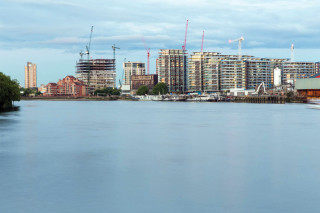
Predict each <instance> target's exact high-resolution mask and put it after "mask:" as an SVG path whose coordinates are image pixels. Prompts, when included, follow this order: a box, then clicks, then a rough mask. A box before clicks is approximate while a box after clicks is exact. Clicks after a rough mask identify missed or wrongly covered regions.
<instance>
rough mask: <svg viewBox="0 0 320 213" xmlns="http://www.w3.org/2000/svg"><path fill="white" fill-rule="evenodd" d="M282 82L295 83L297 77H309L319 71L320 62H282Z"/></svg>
mask: <svg viewBox="0 0 320 213" xmlns="http://www.w3.org/2000/svg"><path fill="white" fill-rule="evenodd" d="M281 65H282V83H283V84H288V83H289V84H292V85H295V83H296V81H297V79H303V78H309V77H311V76H313V75H315V74H317V73H318V67H319V66H318V63H314V62H291V61H286V62H283V63H282V64H281Z"/></svg>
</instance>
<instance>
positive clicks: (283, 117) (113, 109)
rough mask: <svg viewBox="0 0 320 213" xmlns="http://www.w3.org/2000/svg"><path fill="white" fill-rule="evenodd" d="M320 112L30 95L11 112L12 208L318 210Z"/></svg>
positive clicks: (1, 143)
mask: <svg viewBox="0 0 320 213" xmlns="http://www.w3.org/2000/svg"><path fill="white" fill-rule="evenodd" d="M315 112H316V111H312V110H308V109H306V108H305V106H304V105H294V104H293V105H264V104H256V105H255V104H229V103H226V104H224V103H211V104H198V103H157V102H121V101H119V102H71V101H70V102H60V101H56V102H50V101H48V102H46V101H34V102H33V101H29V102H23V101H22V102H21V108H20V110H19V111H18V112H8V113H7V114H6V113H4V114H3V113H2V114H0V171H1V172H0V188H1V191H0V210H1V212H17V213H20V212H33V213H38V212H43V211H45V212H48V213H51V212H52V213H53V212H65V210H66V209H68V212H71V213H73V212H93V213H95V212H97V213H98V212H155V211H156V212H157V211H159V212H187V213H188V212H304V211H303V209H304V208H305V206H308V208H309V210H310V212H316V211H317V209H318V207H319V206H318V204H317V203H318V202H317V200H318V199H320V194H319V193H318V190H317V189H318V188H320V183H319V181H318V177H319V176H320V171H319V169H318V167H319V165H318V163H317V162H319V160H320V159H319V158H320V157H319V154H318V153H319V150H320V146H319V143H317V141H316V140H315V139H314V132H316V131H317V129H318V128H319V127H320V125H319V123H318V120H319V119H320V115H318V114H319V113H315ZM306 124H307V125H306ZM292 200H293V201H294V202H292Z"/></svg>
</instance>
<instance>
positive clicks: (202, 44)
mask: <svg viewBox="0 0 320 213" xmlns="http://www.w3.org/2000/svg"><path fill="white" fill-rule="evenodd" d="M203 39H204V31H203V32H202V42H201V52H203Z"/></svg>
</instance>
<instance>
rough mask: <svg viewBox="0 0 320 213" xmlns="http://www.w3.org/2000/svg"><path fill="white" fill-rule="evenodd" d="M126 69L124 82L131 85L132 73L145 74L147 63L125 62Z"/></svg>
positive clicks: (124, 68)
mask: <svg viewBox="0 0 320 213" xmlns="http://www.w3.org/2000/svg"><path fill="white" fill-rule="evenodd" d="M123 70H124V83H123V84H125V85H131V76H132V75H145V74H146V68H145V63H141V62H130V61H129V62H125V63H123Z"/></svg>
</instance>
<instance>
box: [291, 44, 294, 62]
mask: <svg viewBox="0 0 320 213" xmlns="http://www.w3.org/2000/svg"><path fill="white" fill-rule="evenodd" d="M291 62H294V44H293V43H292V44H291Z"/></svg>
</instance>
